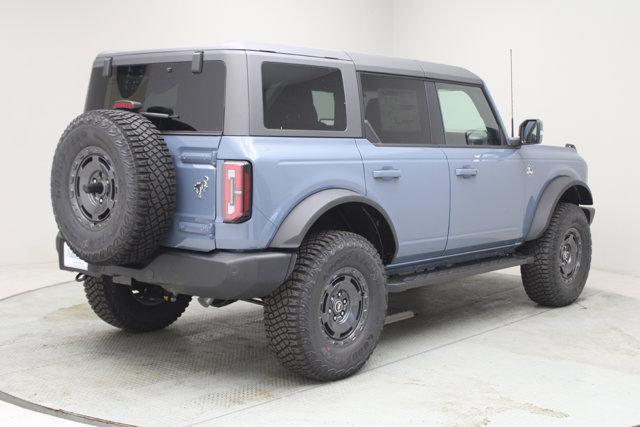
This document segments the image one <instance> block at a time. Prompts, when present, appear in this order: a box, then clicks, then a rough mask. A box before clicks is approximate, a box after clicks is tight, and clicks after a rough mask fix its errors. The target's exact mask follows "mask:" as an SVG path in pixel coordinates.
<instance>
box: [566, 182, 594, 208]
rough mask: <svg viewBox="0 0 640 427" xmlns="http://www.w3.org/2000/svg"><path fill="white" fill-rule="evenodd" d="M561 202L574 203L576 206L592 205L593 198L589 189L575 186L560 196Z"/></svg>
mask: <svg viewBox="0 0 640 427" xmlns="http://www.w3.org/2000/svg"><path fill="white" fill-rule="evenodd" d="M558 201H559V202H565V203H573V204H574V205H592V204H593V198H592V196H591V192H590V191H589V189H587V188H586V187H584V186H582V185H574V186H572V187H569V188H567V189H566V190H565V192H564V193H563V194H562V196H560V200H558Z"/></svg>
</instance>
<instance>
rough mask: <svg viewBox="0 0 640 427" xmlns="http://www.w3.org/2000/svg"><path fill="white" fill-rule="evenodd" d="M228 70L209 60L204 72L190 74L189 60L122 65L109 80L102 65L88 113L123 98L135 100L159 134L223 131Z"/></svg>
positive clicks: (90, 95)
mask: <svg viewBox="0 0 640 427" xmlns="http://www.w3.org/2000/svg"><path fill="white" fill-rule="evenodd" d="M224 89H225V66H224V63H223V62H222V61H205V62H204V63H203V67H202V72H201V73H193V72H191V62H164V63H156V64H140V65H119V66H116V67H113V69H112V71H111V77H103V75H102V67H96V68H94V69H93V72H92V75H91V83H90V85H89V93H88V96H87V105H86V109H87V110H95V109H100V108H112V106H113V103H114V102H116V101H121V100H129V101H137V102H140V103H141V104H142V107H141V108H140V111H146V112H149V113H158V117H149V116H148V117H147V118H149V120H151V121H152V122H154V124H155V125H156V126H157V127H158V128H159V129H160V130H161V131H199V132H222V127H223V122H224Z"/></svg>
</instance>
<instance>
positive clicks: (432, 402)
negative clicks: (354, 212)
mask: <svg viewBox="0 0 640 427" xmlns="http://www.w3.org/2000/svg"><path fill="white" fill-rule="evenodd" d="M513 273H514V271H513V270H508V271H506V272H500V273H491V274H485V275H482V276H477V277H472V278H469V279H465V280H461V281H457V282H454V283H449V284H443V285H437V286H433V287H430V288H427V289H421V290H414V291H409V292H407V293H404V294H400V295H394V296H392V297H391V298H390V305H391V307H393V308H394V309H396V310H412V311H413V312H415V313H416V315H415V317H413V318H410V319H408V320H403V321H400V322H396V323H393V324H390V325H387V326H386V327H385V330H384V332H383V335H382V339H381V341H380V343H379V345H378V348H377V349H376V352H375V353H374V355H373V356H372V358H371V360H370V361H369V363H368V364H367V365H366V366H365V369H364V370H363V371H362V372H361V373H360V374H358V375H356V376H355V377H352V378H349V379H346V380H343V381H340V382H336V383H332V384H319V383H314V382H310V381H306V380H303V379H300V378H298V377H296V376H294V375H291V374H289V373H288V372H287V371H286V370H285V369H283V368H281V367H280V365H279V364H278V362H277V361H276V360H275V358H274V357H273V356H272V355H271V354H270V352H269V351H268V349H267V345H266V340H265V336H264V334H263V330H262V321H261V316H262V312H261V308H260V307H258V306H255V305H251V304H248V303H237V304H233V305H231V306H228V307H225V308H222V309H204V308H202V307H200V306H199V305H198V304H197V303H195V301H194V303H193V305H192V306H191V307H190V308H189V310H188V311H187V313H186V314H185V316H184V317H183V318H182V319H180V320H179V321H178V322H177V323H176V324H175V325H174V326H172V327H170V328H168V329H167V330H165V331H161V332H157V333H152V334H146V335H132V334H127V333H123V332H120V331H118V330H116V329H113V328H111V327H109V326H108V325H106V324H104V323H102V322H101V321H99V320H98V319H97V318H96V317H95V316H94V315H93V313H92V312H91V310H90V309H89V307H88V305H87V304H86V303H85V299H84V295H83V292H82V288H81V287H80V285H78V284H77V283H73V282H68V280H69V279H70V276H69V275H66V274H63V273H60V272H56V271H55V270H54V269H53V266H51V265H41V266H37V267H35V268H31V269H29V270H26V269H21V268H19V267H8V268H4V269H3V270H2V271H0V281H1V282H2V285H1V286H2V294H3V295H5V296H6V295H9V294H11V293H12V289H14V288H15V289H17V288H18V286H17V285H18V284H21V283H23V284H24V286H27V287H33V288H35V287H38V286H43V285H47V284H52V283H58V284H57V285H53V286H49V287H46V288H44V289H40V290H36V291H32V292H28V293H24V294H21V295H18V296H14V297H11V298H8V299H5V300H2V301H0V325H1V326H2V327H1V329H0V360H1V361H2V363H1V365H0V391H1V392H2V393H0V399H2V400H5V401H9V402H12V403H17V404H19V405H22V406H23V407H28V408H31V409H34V410H38V411H43V412H45V413H50V412H51V410H55V411H57V413H58V414H59V415H63V416H66V417H71V418H72V419H80V418H78V416H79V415H82V416H87V417H91V419H90V422H100V420H102V421H110V422H116V423H123V424H143V425H154V426H157V425H190V424H199V423H202V424H206V425H234V426H237V425H258V424H259V425H274V426H275V425H278V426H281V425H287V424H289V425H296V426H298V425H325V426H326V425H333V424H335V423H339V424H340V425H385V426H388V425H405V424H421V425H424V424H426V425H431V424H446V425H451V424H456V425H486V424H490V425H509V426H512V425H516V424H517V425H523V424H524V425H526V424H529V425H625V426H628V425H635V424H638V423H640V316H639V315H638V313H639V312H640V279H639V278H634V277H628V276H621V275H616V274H612V273H604V272H599V271H593V272H592V275H591V277H590V279H589V282H588V284H587V286H588V287H587V289H586V291H585V292H584V294H583V296H582V297H581V299H580V300H579V301H578V303H576V304H574V305H573V306H570V307H566V308H563V309H553V310H550V309H546V308H542V307H539V306H536V305H534V304H533V303H531V302H530V301H529V300H528V299H527V297H526V295H525V293H524V291H523V290H522V285H521V282H520V278H519V276H517V275H514V274H513ZM21 281H22V282H21ZM60 282H62V283H61V284H60ZM69 414H71V415H69ZM73 414H76V415H73ZM29 417H32V418H29ZM2 418H4V419H8V420H14V421H18V420H22V421H23V422H24V420H25V419H26V420H32V421H33V423H38V424H42V422H43V421H44V420H48V421H53V420H55V419H53V418H48V417H46V418H45V416H44V415H41V414H36V413H34V412H31V411H27V410H25V409H19V408H16V407H15V406H13V405H9V404H6V403H3V404H2V405H0V419H2ZM56 422H58V421H56ZM60 422H62V421H60Z"/></svg>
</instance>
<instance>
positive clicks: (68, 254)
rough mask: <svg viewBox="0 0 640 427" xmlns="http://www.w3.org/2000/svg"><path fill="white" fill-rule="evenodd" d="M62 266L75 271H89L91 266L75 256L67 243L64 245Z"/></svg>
mask: <svg viewBox="0 0 640 427" xmlns="http://www.w3.org/2000/svg"><path fill="white" fill-rule="evenodd" d="M62 265H63V267H65V268H68V269H70V270H74V271H77V270H82V271H87V270H88V269H89V264H87V262H86V261H84V260H82V259H81V258H80V257H78V255H76V254H74V253H73V251H72V250H71V248H70V247H69V245H67V242H64V243H63V244H62Z"/></svg>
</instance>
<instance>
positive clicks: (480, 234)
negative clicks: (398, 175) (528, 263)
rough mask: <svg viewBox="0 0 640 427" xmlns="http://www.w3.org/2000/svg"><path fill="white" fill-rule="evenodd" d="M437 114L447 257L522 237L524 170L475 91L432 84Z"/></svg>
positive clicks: (478, 90)
mask: <svg viewBox="0 0 640 427" xmlns="http://www.w3.org/2000/svg"><path fill="white" fill-rule="evenodd" d="M432 84H433V85H434V86H435V91H430V94H433V92H435V93H437V98H438V101H439V106H440V110H441V117H442V125H443V132H444V143H445V148H443V151H444V153H445V155H446V156H447V159H448V162H449V176H450V180H451V213H450V218H449V221H450V224H449V238H448V241H447V246H446V251H445V254H446V255H451V254H456V253H464V252H472V251H477V250H483V249H490V248H496V247H500V246H507V245H510V244H514V243H516V242H518V241H520V240H521V239H522V237H523V218H524V209H525V197H524V195H525V192H524V190H525V188H524V185H525V181H524V177H525V167H524V164H523V161H522V158H521V156H520V152H519V150H518V149H516V148H513V147H511V146H509V145H506V137H505V135H504V132H503V130H502V128H501V126H500V125H499V124H498V123H499V122H498V120H497V118H496V115H495V114H494V112H493V110H492V108H491V104H490V103H489V101H488V99H487V97H486V96H485V93H484V91H483V90H482V88H481V87H478V86H469V85H461V84H449V83H432Z"/></svg>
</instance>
